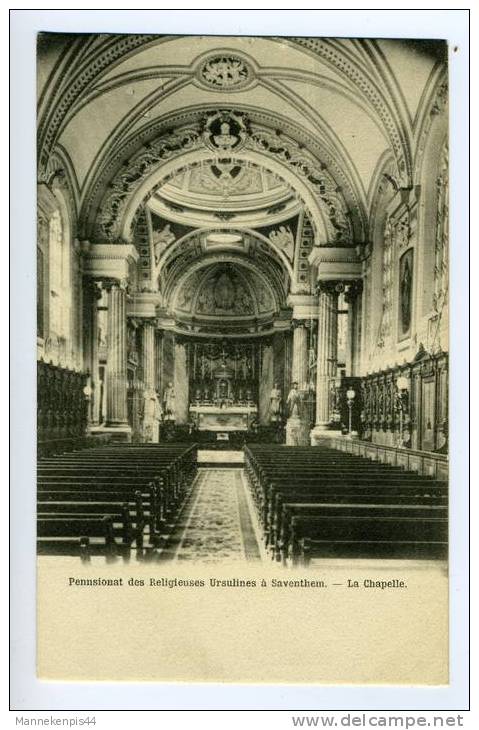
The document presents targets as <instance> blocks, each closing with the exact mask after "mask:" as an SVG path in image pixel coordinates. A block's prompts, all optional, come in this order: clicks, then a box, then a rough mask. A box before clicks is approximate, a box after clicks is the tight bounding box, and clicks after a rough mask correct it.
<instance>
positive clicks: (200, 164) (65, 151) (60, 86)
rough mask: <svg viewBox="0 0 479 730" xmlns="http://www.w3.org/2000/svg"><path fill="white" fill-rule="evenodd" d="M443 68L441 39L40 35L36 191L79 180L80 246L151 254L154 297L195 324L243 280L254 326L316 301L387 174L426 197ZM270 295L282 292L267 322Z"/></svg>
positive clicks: (75, 193)
mask: <svg viewBox="0 0 479 730" xmlns="http://www.w3.org/2000/svg"><path fill="white" fill-rule="evenodd" d="M444 53H445V44H443V43H441V42H433V41H400V40H399V41H398V40H382V39H377V40H359V39H351V40H348V39H325V38H304V37H302V38H275V37H267V38H266V37H261V38H254V37H247V38H245V37H243V38H242V37H215V36H202V37H188V36H158V35H113V34H112V35H108V34H105V35H98V34H82V35H63V34H45V35H40V37H39V47H38V178H39V181H40V182H46V183H49V182H51V180H52V179H54V178H55V176H56V175H61V177H62V178H63V179H64V180H66V181H67V184H68V188H69V192H70V197H71V200H72V201H73V205H74V208H75V219H76V235H77V237H78V238H79V239H86V240H89V241H90V242H92V243H103V242H111V243H118V242H133V243H135V245H136V246H137V249H138V251H139V254H140V259H139V263H138V277H139V283H140V287H139V288H140V290H143V291H154V292H158V294H159V295H161V296H162V297H163V304H164V305H165V306H167V305H168V306H171V307H172V308H173V309H174V310H176V311H177V312H178V313H179V316H182V317H183V318H185V317H186V318H187V319H188V317H191V316H192V312H195V313H196V316H197V315H198V314H200V315H202V316H203V315H205V313H206V312H207V311H208V312H211V311H212V305H211V302H210V301H209V300H208V301H206V303H205V302H203V299H202V297H203V298H204V297H205V294H204V292H203V289H205V291H206V290H208V287H209V288H210V290H211V292H212V294H211V296H210V299H211V298H212V297H213V299H211V301H213V300H214V292H215V291H217V289H216V288H215V287H217V282H218V281H219V282H220V285H218V287H219V288H218V291H223V290H224V291H226V290H227V288H228V287H227V286H226V285H225V282H226V281H227V280H228V281H230V283H231V281H234V282H236V284H234V286H233V285H232V290H233V289H235V288H236V289H237V290H238V291H239V290H242V291H244V292H245V293H244V297H243V299H244V307H243V309H245V310H247V313H248V314H249V315H251V316H252V317H253V318H254V319H255V320H256V319H257V318H258V317H259V319H261V318H263V319H264V317H265V316H267V318H270V317H271V315H272V311H273V310H272V311H271V312H270V311H269V309H268V307H269V303H271V307H273V304H274V307H273V309H274V310H276V311H277V310H278V309H280V308H281V307H284V306H285V301H286V297H287V294H288V290H291V291H297V292H308V291H309V287H310V272H309V264H308V256H309V254H310V252H311V248H312V246H313V245H321V246H348V247H355V246H357V245H358V244H361V243H363V242H366V241H368V240H369V238H370V217H371V209H372V206H374V200H375V195H376V192H377V189H378V184H379V181H380V178H381V176H382V174H383V173H384V171H385V170H387V174H388V176H389V178H388V179H391V180H393V183H394V185H395V186H396V188H399V187H405V188H410V187H412V186H413V185H414V184H416V181H415V180H414V170H415V164H416V156H417V155H418V154H419V152H418V150H420V146H421V139H422V136H421V135H423V130H424V126H425V124H426V122H427V117H428V115H429V114H430V111H431V108H432V105H433V104H434V100H435V98H436V95H437V93H438V89H439V88H441V84H443V83H444V80H445V78H446V73H447V70H446V69H447V65H446V59H445V58H444ZM199 256H200V257H203V263H202V264H201V266H203V264H205V265H206V264H208V266H210V269H209V270H208V271H206V270H205V271H204V272H202V271H196V265H197V264H196V261H197V258H198V257H199ZM215 257H216V258H215ZM215 262H216V263H215ZM215 266H216V268H214V267H215ZM188 267H189V268H188ZM211 267H213V268H211ZM225 267H226V268H225ZM228 267H229V268H228ZM208 272H210V273H208ZM173 274H174V275H175V276H176V279H175V276H173ZM185 277H186V278H185ZM255 277H256V278H255ZM256 279H258V281H259V280H260V279H262V280H263V281H264V282H265V286H264V287H263V289H264V291H265V292H269V289H268V286H269V284H268V285H266V282H269V283H270V284H271V285H272V289H271V295H270V294H268V297H267V298H268V307H267V308H266V309H264V307H263V305H262V304H261V303H260V302H257V301H256V300H255V299H254V297H253V294H252V292H253V291H254V289H255V286H254V282H255V281H256ZM172 282H173V283H172ZM175 282H176V283H175ZM211 282H213V284H212V283H211ZM215 282H216V283H215ZM238 282H239V283H238ZM240 284H241V285H240ZM195 287H196V288H195ZM205 287H206V288H205ZM193 291H194V294H193ZM265 296H266V295H265ZM248 297H251V303H248V302H249V300H248ZM187 304H188V307H189V308H190V309H188V307H187V306H186V305H187ZM210 305H211V306H210ZM231 306H232V309H231V312H232V313H233V314H234V316H239V315H238V312H239V309H238V312H236V310H235V309H234V307H236V308H238V307H239V305H238V304H237V303H235V304H234V306H233V304H232V305H231ZM262 307H263V309H262ZM185 308H186V309H185ZM187 310H188V311H187ZM250 310H251V311H250ZM266 310H268V311H266ZM224 314H225V313H224V312H222V313H221V315H222V316H223V318H224ZM233 314H232V316H233ZM243 314H245V312H243ZM233 318H234V317H233Z"/></svg>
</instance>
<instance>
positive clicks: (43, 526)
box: [37, 444, 197, 556]
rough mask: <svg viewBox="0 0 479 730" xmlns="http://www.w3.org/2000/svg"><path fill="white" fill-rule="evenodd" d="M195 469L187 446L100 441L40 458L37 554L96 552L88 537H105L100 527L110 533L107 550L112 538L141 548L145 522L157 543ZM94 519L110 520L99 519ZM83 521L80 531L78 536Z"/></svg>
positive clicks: (192, 449) (192, 452)
mask: <svg viewBox="0 0 479 730" xmlns="http://www.w3.org/2000/svg"><path fill="white" fill-rule="evenodd" d="M124 446H125V448H124ZM196 468H197V467H196V446H195V445H194V444H193V445H191V444H188V445H187V446H185V445H170V444H168V445H161V446H159V447H158V445H156V444H151V445H150V444H148V445H143V444H142V445H140V446H138V445H121V446H120V445H115V446H103V447H100V448H99V449H92V450H90V451H88V452H85V451H80V452H70V453H68V454H65V455H61V456H57V457H54V458H46V459H41V460H40V461H39V463H38V478H37V481H38V505H37V512H38V530H39V534H38V540H39V552H41V553H43V554H46V553H49V554H51V552H52V551H55V549H56V548H58V551H59V553H61V554H65V550H67V551H70V553H72V554H80V555H83V556H88V555H89V554H91V551H92V550H98V543H95V544H92V542H91V540H92V539H93V538H98V537H102V536H104V532H105V527H104V524H109V525H111V529H112V531H113V532H112V536H113V543H112V542H111V540H110V537H111V535H110V534H109V533H108V535H106V537H105V540H103V543H102V544H103V550H104V551H105V550H106V552H107V554H109V552H111V550H112V549H113V547H114V546H115V545H114V544H116V543H115V537H120V539H121V545H122V547H128V548H129V547H131V544H132V543H133V542H134V543H135V545H136V547H137V548H139V549H140V550H141V549H142V547H143V534H144V531H145V528H146V526H147V525H148V528H149V536H150V540H152V544H156V540H157V538H159V536H160V535H161V530H162V527H163V526H164V525H165V524H166V521H167V519H170V520H173V519H174V514H175V510H176V509H178V508H179V506H180V504H181V501H182V499H184V498H185V496H186V493H187V491H188V488H189V486H190V485H191V483H192V481H193V478H194V475H195V472H196ZM101 518H107V519H110V518H112V520H113V522H112V523H103V522H102V519H101ZM99 522H100V523H101V525H103V527H101V525H100V524H99ZM82 526H84V527H85V530H86V532H85V534H81V535H78V530H79V529H80V527H82ZM108 529H110V527H109V528H108ZM102 530H103V531H102ZM62 531H63V533H64V534H63V537H62V535H61V533H62ZM97 533H98V534H97ZM73 537H78V540H73V539H72V538H73ZM47 538H48V540H47ZM106 538H108V539H106ZM100 551H101V549H100Z"/></svg>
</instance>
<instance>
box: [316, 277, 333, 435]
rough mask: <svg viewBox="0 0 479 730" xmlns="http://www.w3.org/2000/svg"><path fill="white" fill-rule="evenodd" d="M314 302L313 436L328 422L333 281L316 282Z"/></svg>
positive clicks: (331, 358)
mask: <svg viewBox="0 0 479 730" xmlns="http://www.w3.org/2000/svg"><path fill="white" fill-rule="evenodd" d="M318 288H319V303H318V357H317V370H316V425H315V427H314V429H313V432H312V434H311V436H312V438H313V436H315V435H317V434H320V433H321V432H324V431H326V430H327V428H328V425H329V422H330V413H329V405H330V388H331V380H332V378H334V377H335V376H336V369H337V352H338V313H337V307H338V304H337V302H338V294H337V291H336V282H329V281H327V282H320V284H319V286H318Z"/></svg>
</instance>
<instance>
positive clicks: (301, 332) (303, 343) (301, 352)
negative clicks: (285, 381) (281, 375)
mask: <svg viewBox="0 0 479 730" xmlns="http://www.w3.org/2000/svg"><path fill="white" fill-rule="evenodd" d="M291 381H292V382H293V383H294V382H297V383H298V390H305V388H306V387H307V384H308V330H307V327H306V321H305V320H304V319H293V364H292V371H291Z"/></svg>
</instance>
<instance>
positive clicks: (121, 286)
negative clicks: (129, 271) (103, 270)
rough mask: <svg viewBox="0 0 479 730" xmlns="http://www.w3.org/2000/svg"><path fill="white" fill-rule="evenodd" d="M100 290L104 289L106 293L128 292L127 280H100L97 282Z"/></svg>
mask: <svg viewBox="0 0 479 730" xmlns="http://www.w3.org/2000/svg"><path fill="white" fill-rule="evenodd" d="M97 284H98V285H99V287H100V289H104V290H105V291H107V292H110V291H113V290H119V291H124V292H127V291H128V279H101V280H98V281H97Z"/></svg>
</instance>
